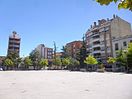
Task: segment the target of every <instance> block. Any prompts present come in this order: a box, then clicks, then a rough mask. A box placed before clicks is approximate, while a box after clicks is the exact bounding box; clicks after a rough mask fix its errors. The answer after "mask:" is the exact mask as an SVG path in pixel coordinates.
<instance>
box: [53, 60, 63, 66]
mask: <svg viewBox="0 0 132 99" xmlns="http://www.w3.org/2000/svg"><path fill="white" fill-rule="evenodd" d="M53 65H55V66H57V68H58V67H59V66H61V65H62V62H61V59H60V58H55V59H53Z"/></svg>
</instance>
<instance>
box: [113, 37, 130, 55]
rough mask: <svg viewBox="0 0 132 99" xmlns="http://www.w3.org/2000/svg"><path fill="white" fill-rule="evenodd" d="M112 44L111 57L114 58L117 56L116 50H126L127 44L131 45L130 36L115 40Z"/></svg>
mask: <svg viewBox="0 0 132 99" xmlns="http://www.w3.org/2000/svg"><path fill="white" fill-rule="evenodd" d="M112 43H113V56H114V57H116V56H117V55H118V53H117V52H118V50H121V49H122V50H126V49H127V47H128V44H129V43H132V35H129V36H128V35H127V36H124V37H120V38H115V39H113V40H112Z"/></svg>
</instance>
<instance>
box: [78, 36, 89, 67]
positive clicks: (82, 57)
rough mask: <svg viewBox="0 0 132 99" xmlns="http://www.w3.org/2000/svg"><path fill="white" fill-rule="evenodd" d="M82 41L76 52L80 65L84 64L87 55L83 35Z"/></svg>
mask: <svg viewBox="0 0 132 99" xmlns="http://www.w3.org/2000/svg"><path fill="white" fill-rule="evenodd" d="M82 39H83V42H82V47H81V49H80V51H79V53H77V58H76V59H77V60H79V62H80V65H81V67H84V66H85V63H84V60H85V59H86V57H87V50H86V41H85V37H84V36H83V38H82Z"/></svg>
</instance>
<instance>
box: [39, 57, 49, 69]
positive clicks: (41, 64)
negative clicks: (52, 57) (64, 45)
mask: <svg viewBox="0 0 132 99" xmlns="http://www.w3.org/2000/svg"><path fill="white" fill-rule="evenodd" d="M47 65H48V60H47V59H41V60H40V61H39V66H41V68H42V67H44V68H45V66H47Z"/></svg>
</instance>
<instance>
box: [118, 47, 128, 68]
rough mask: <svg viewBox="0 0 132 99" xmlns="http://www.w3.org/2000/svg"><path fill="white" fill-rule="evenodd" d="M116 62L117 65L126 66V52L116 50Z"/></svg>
mask: <svg viewBox="0 0 132 99" xmlns="http://www.w3.org/2000/svg"><path fill="white" fill-rule="evenodd" d="M116 62H117V63H118V65H119V66H126V64H127V61H126V53H125V52H124V51H123V50H122V49H121V50H119V51H118V52H117V57H116Z"/></svg>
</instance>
